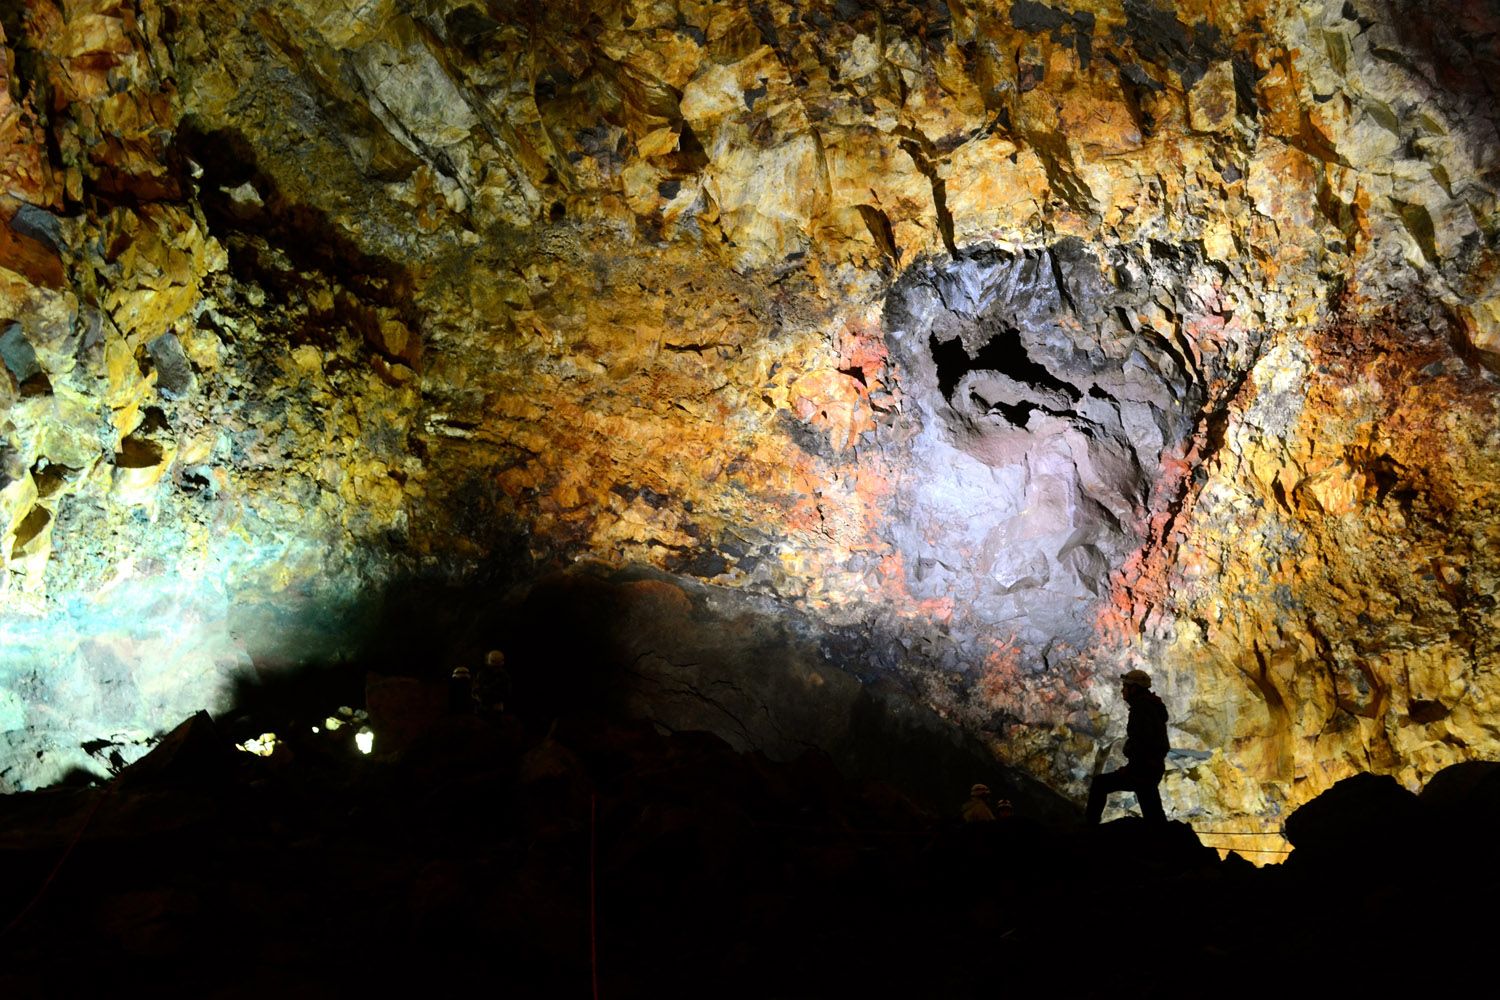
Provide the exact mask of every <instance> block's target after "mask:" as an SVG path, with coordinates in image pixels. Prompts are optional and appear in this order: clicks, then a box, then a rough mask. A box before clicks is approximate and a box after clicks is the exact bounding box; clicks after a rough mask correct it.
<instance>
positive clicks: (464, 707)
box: [448, 666, 474, 715]
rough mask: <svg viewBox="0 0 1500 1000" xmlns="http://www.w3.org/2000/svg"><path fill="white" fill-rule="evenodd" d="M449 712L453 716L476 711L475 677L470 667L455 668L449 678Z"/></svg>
mask: <svg viewBox="0 0 1500 1000" xmlns="http://www.w3.org/2000/svg"><path fill="white" fill-rule="evenodd" d="M448 711H449V713H450V714H453V715H463V714H464V713H466V712H472V711H474V677H473V675H472V674H470V673H469V668H468V667H465V666H457V667H454V668H453V675H452V676H451V677H449V678H448Z"/></svg>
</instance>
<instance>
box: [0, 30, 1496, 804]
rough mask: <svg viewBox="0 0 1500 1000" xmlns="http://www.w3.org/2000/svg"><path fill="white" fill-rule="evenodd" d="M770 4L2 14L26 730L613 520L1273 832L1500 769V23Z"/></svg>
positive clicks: (122, 709) (523, 563) (650, 562)
mask: <svg viewBox="0 0 1500 1000" xmlns="http://www.w3.org/2000/svg"><path fill="white" fill-rule="evenodd" d="M730 7H731V8H732V9H729V8H725V7H724V6H723V5H716V4H699V3H693V2H681V3H670V4H662V3H638V2H617V0H578V2H575V3H568V4H550V5H543V7H541V8H540V9H539V10H537V11H531V10H530V9H529V8H528V10H527V11H526V12H525V13H524V14H523V13H521V12H519V9H518V11H517V12H515V13H514V16H510V15H509V14H507V15H506V16H501V15H500V14H497V13H496V12H495V10H494V8H493V5H490V6H489V7H486V6H484V5H475V4H467V3H461V2H456V0H455V2H441V3H432V4H424V5H417V6H416V7H411V6H410V5H396V4H391V3H383V2H375V3H366V4H359V5H350V4H342V3H332V2H323V0H296V2H293V3H286V4H273V5H264V4H256V3H248V2H247V3H214V4H210V3H199V2H196V0H175V2H170V3H168V2H164V0H129V2H126V3H119V2H116V0H110V2H104V0H77V2H72V0H70V2H68V3H61V4H57V3H37V4H32V5H30V6H28V8H27V11H26V13H25V15H24V16H23V17H19V18H13V19H9V20H6V21H5V25H4V30H5V31H6V32H7V35H6V37H5V40H4V45H5V48H4V52H5V57H6V58H5V61H4V62H3V64H0V76H3V80H4V83H5V86H4V87H0V174H3V177H4V179H5V184H4V188H3V191H0V219H3V220H4V222H3V225H0V268H3V269H0V334H3V337H0V348H3V353H4V360H5V367H6V372H7V375H6V378H5V379H0V406H3V407H4V412H5V421H6V422H5V423H4V424H3V425H0V430H3V434H4V439H3V451H0V454H3V456H4V470H3V476H0V484H3V488H0V528H3V529H5V532H6V533H5V536H4V541H3V545H0V550H3V551H0V554H3V556H4V569H3V588H4V589H3V593H4V600H5V602H6V605H5V610H4V612H3V621H0V631H3V632H4V634H5V636H6V637H7V646H6V653H5V654H0V656H3V657H4V659H3V660H0V723H3V726H0V728H3V730H4V731H5V732H6V733H7V734H8V735H7V739H8V740H9V742H10V745H11V746H13V747H17V748H41V749H44V750H45V752H46V753H51V754H54V757H53V758H51V759H53V760H56V761H58V762H61V761H63V760H65V759H66V758H65V756H64V751H63V749H62V748H63V745H64V744H65V743H67V742H68V741H69V740H72V741H73V742H75V743H76V742H80V740H77V739H74V737H75V736H77V735H78V734H80V733H81V734H84V735H83V738H84V739H87V738H90V737H94V736H104V737H109V738H115V737H116V736H118V737H119V741H120V742H129V741H130V740H133V739H139V738H141V736H142V735H143V734H144V733H146V732H148V731H149V730H150V729H152V728H153V727H156V726H160V725H165V724H169V723H171V722H175V721H177V720H176V718H172V717H171V716H173V715H174V714H186V711H182V710H184V709H186V710H189V711H190V710H191V709H195V708H197V707H199V706H200V705H201V704H203V703H204V702H208V701H213V700H214V699H215V698H216V697H217V696H218V694H217V693H218V692H219V691H220V690H221V689H222V686H223V683H224V682H223V678H225V677H229V676H233V675H234V674H235V673H236V672H237V671H242V670H245V669H248V668H249V667H250V665H252V664H256V665H260V666H261V667H262V668H264V667H265V665H267V664H275V663H282V662H289V661H295V660H297V659H299V658H305V657H306V655H311V654H309V653H307V651H308V650H318V651H319V653H318V655H324V654H325V653H326V654H327V655H338V654H339V653H340V652H347V651H348V649H349V647H350V644H351V643H352V641H353V639H352V637H351V636H352V631H351V629H352V626H351V627H350V628H348V629H346V628H345V627H344V626H343V625H341V624H340V622H343V621H344V619H343V618H341V617H340V616H341V615H342V614H344V613H345V612H348V611H349V609H350V608H353V607H356V606H358V605H359V603H360V601H361V600H362V599H363V598H362V596H361V595H364V594H367V593H372V592H378V591H379V589H380V588H381V587H382V586H383V585H384V584H385V583H386V582H388V581H390V580H391V579H393V578H395V577H397V576H400V575H402V574H407V573H412V572H418V573H429V574H435V575H439V576H442V577H443V578H445V579H456V580H462V579H470V578H473V577H474V575H475V574H480V575H483V574H486V573H487V574H491V575H493V574H495V573H497V572H499V573H501V574H502V575H504V576H505V577H506V578H507V579H511V580H513V581H516V582H523V583H524V582H525V581H526V580H529V579H531V578H532V577H533V576H535V575H536V574H539V573H541V572H545V571H548V570H551V569H556V568H560V567H563V566H567V565H570V564H571V563H573V562H574V561H576V560H579V559H586V560H590V561H592V562H594V563H597V564H602V565H604V566H607V567H613V568H616V569H626V568H630V567H649V568H651V569H654V570H657V571H661V572H665V573H668V574H675V575H677V576H679V577H681V578H685V579H693V580H697V581H699V582H701V583H703V584H705V585H707V586H708V587H709V588H710V592H711V593H714V594H717V595H719V596H718V597H716V598H715V599H716V600H725V601H735V600H744V601H750V600H751V599H752V598H753V599H754V600H757V601H759V600H766V601H770V602H772V605H770V606H779V607H781V608H784V609H785V610H786V611H787V612H788V613H789V614H790V613H795V614H796V615H799V616H807V620H809V621H812V622H815V623H818V626H817V627H819V628H823V629H826V630H828V632H827V634H828V635H830V636H835V635H836V636H838V637H840V638H839V640H838V642H836V643H831V645H829V647H828V648H829V649H835V647H836V649H837V652H836V653H830V654H829V655H830V657H831V658H832V659H834V660H836V661H837V662H835V663H833V664H832V665H833V666H834V667H842V668H844V669H846V670H847V671H849V672H850V673H852V674H854V675H857V676H859V677H861V678H866V679H868V678H875V677H879V678H884V679H887V680H893V681H897V682H899V684H900V685H902V686H904V687H905V688H906V689H907V690H908V691H909V692H910V693H911V694H912V696H914V697H916V698H917V699H919V700H921V701H923V702H925V703H926V704H927V705H929V706H931V707H933V708H934V709H936V710H937V711H939V712H940V713H942V714H944V715H946V716H947V717H948V718H949V719H950V720H951V721H952V722H954V723H955V724H956V725H960V726H963V727H966V728H968V729H970V730H971V731H973V732H975V733H978V734H980V735H982V737H983V738H984V739H985V740H986V741H987V742H988V743H989V744H990V745H991V747H992V749H993V750H994V751H995V752H996V753H997V754H998V755H1000V756H1001V757H1003V758H1005V759H1007V760H1009V761H1012V762H1016V763H1019V764H1021V765H1024V766H1026V767H1029V768H1031V769H1032V770H1033V771H1034V772H1035V773H1037V774H1038V775H1039V776H1041V777H1043V778H1045V779H1046V780H1048V781H1049V782H1051V783H1053V784H1054V785H1056V786H1057V787H1060V788H1063V789H1065V790H1068V791H1071V792H1075V793H1076V792H1077V791H1079V790H1080V789H1081V786H1082V783H1083V782H1084V781H1085V780H1086V775H1087V771H1088V768H1089V766H1090V765H1091V763H1092V760H1093V756H1094V752H1095V749H1096V747H1098V746H1099V745H1100V744H1101V743H1102V742H1104V741H1107V740H1108V739H1109V738H1110V736H1111V734H1113V733H1115V732H1117V731H1118V730H1119V728H1120V727H1121V726H1122V725H1123V719H1122V718H1121V715H1122V712H1123V706H1122V705H1121V704H1120V703H1119V702H1118V698H1117V695H1116V693H1115V690H1114V683H1113V675H1114V673H1115V672H1117V671H1119V670H1123V669H1127V668H1128V667H1131V666H1145V667H1147V668H1148V669H1151V670H1152V671H1153V673H1155V674H1156V676H1157V677H1158V679H1159V680H1158V688H1159V690H1160V691H1161V693H1162V694H1163V696H1164V698H1165V699H1166V701H1167V704H1168V707H1169V710H1170V711H1171V713H1172V716H1173V727H1174V728H1173V731H1172V735H1173V740H1174V745H1177V746H1180V747H1181V748H1182V749H1183V750H1185V751H1190V753H1187V754H1185V755H1180V757H1179V758H1178V759H1177V760H1178V763H1179V764H1180V765H1181V766H1178V767H1174V769H1173V770H1172V771H1171V772H1170V774H1169V778H1168V798H1169V803H1170V805H1171V808H1172V810H1173V811H1174V812H1175V813H1176V814H1177V815H1180V816H1188V817H1199V818H1201V819H1202V821H1203V822H1204V823H1210V822H1217V823H1219V825H1220V827H1221V828H1224V829H1244V828H1245V827H1244V823H1246V822H1251V823H1262V824H1265V825H1266V826H1268V827H1274V826H1275V825H1276V823H1277V819H1276V817H1277V816H1278V815H1279V814H1280V812H1281V811H1283V810H1285V809H1286V808H1288V807H1290V806H1293V805H1295V804H1297V803H1299V802H1301V801H1304V800H1305V799H1307V798H1308V797H1310V796H1311V795H1312V794H1314V793H1316V792H1317V791H1319V790H1321V789H1323V788H1325V787H1327V786H1328V785H1329V784H1331V783H1332V782H1333V781H1335V780H1337V779H1338V778H1340V777H1343V776H1345V775H1346V774H1348V773H1351V772H1353V771H1356V770H1362V769H1376V770H1383V771H1390V772H1392V773H1395V774H1397V775H1398V776H1399V777H1401V779H1402V780H1403V781H1405V782H1407V783H1408V784H1411V785H1415V784H1416V783H1418V782H1419V781H1420V780H1421V779H1422V778H1424V777H1425V776H1427V775H1430V774H1431V773H1433V772H1434V771H1435V770H1436V769H1438V768H1440V767H1441V766H1443V765H1445V764H1447V763H1450V762H1452V761H1454V760H1458V759H1463V758H1465V757H1476V756H1486V755H1493V754H1494V753H1495V752H1497V751H1500V747H1497V745H1496V741H1497V738H1500V737H1497V735H1496V732H1495V730H1494V727H1493V725H1492V724H1491V723H1490V722H1488V721H1487V720H1488V719H1490V718H1492V716H1493V709H1494V707H1495V706H1494V705H1493V704H1492V703H1493V701H1494V699H1495V698H1496V697H1497V696H1500V682H1497V681H1496V679H1495V672H1494V671H1495V652H1494V649H1493V644H1492V643H1491V641H1490V640H1489V638H1488V634H1489V632H1490V629H1489V628H1488V627H1487V626H1488V624H1489V623H1490V622H1491V621H1492V620H1493V616H1494V613H1495V612H1494V593H1493V592H1494V588H1495V586H1496V581H1497V579H1500V577H1497V573H1496V568H1495V566H1494V564H1493V562H1492V559H1493V557H1492V556H1491V554H1490V553H1491V551H1492V550H1493V539H1494V534H1495V532H1496V531H1497V530H1500V528H1497V525H1500V520H1497V514H1496V508H1495V494H1494V489H1495V487H1494V485H1493V484H1494V483H1495V482H1496V477H1495V474H1494V473H1495V472H1496V470H1495V469H1494V467H1493V465H1494V462H1493V459H1492V456H1493V455H1494V454H1495V448H1494V444H1495V442H1494V441H1493V437H1494V434H1495V427H1496V420H1495V416H1496V414H1495V409H1494V407H1495V398H1496V395H1495V381H1494V380H1495V375H1494V365H1495V361H1494V359H1495V358H1496V357H1497V356H1500V347H1497V346H1496V345H1497V344H1500V332H1497V331H1500V320H1497V317H1500V309H1497V307H1496V303H1497V302H1500V283H1497V282H1500V279H1497V277H1496V276H1497V273H1500V272H1497V269H1496V266H1495V259H1496V257H1495V250H1494V246H1493V240H1492V239H1491V237H1490V235H1489V234H1492V233H1493V231H1494V229H1495V225H1494V221H1495V218H1496V206H1495V194H1494V190H1493V180H1492V179H1493V170H1494V168H1495V166H1496V157H1497V148H1500V143H1497V138H1496V131H1495V121H1494V115H1493V109H1492V107H1490V106H1489V104H1488V103H1487V102H1486V100H1485V99H1484V97H1483V95H1484V93H1485V92H1484V91H1483V88H1481V87H1476V86H1474V85H1473V80H1471V79H1470V78H1469V77H1468V76H1466V75H1464V74H1463V73H1461V72H1458V71H1456V70H1455V69H1454V68H1453V67H1455V66H1457V65H1459V64H1460V63H1465V64H1467V65H1470V66H1472V67H1473V70H1472V72H1473V74H1474V75H1475V76H1479V75H1482V74H1483V73H1484V72H1485V71H1486V68H1488V69H1494V68H1495V63H1496V61H1497V60H1496V53H1495V52H1494V51H1493V41H1492V39H1493V35H1492V34H1487V32H1492V29H1493V28H1494V25H1492V24H1490V23H1489V22H1488V21H1487V20H1486V17H1487V15H1484V14H1483V13H1480V12H1476V11H1474V10H1471V9H1470V8H1471V7H1472V5H1464V4H1460V3H1457V2H1456V0H1455V2H1454V3H1451V4H1448V3H1444V4H1440V5H1438V7H1437V8H1436V9H1435V10H1434V11H1433V12H1432V13H1431V14H1430V15H1428V16H1426V17H1424V18H1418V19H1417V20H1415V21H1413V20H1412V17H1413V15H1409V14H1407V13H1401V12H1392V11H1391V10H1388V9H1387V7H1386V5H1381V4H1376V3H1373V2H1370V3H1366V2H1362V0H1361V2H1356V3H1353V4H1336V3H1329V4H1323V5H1319V4H1313V5H1292V4H1281V3H1276V2H1269V0H1267V2H1261V0H1253V2H1252V0H1246V2H1237V3H1213V4H1208V3H1202V4H1197V3H1194V4H1176V5H1157V4H1154V3H1151V2H1149V0H1122V2H1116V0H1099V2H1089V3H1077V4H1073V5H1067V6H1065V5H1062V4H1057V5H1052V4H1046V3H1036V2H1023V0H1017V2H1014V3H1011V2H1006V0H996V2H993V3H979V4H965V5H955V4H944V3H935V2H915V0H914V2H911V3H906V4H898V5H895V6H891V5H879V6H878V7H877V6H876V5H865V4H861V3H858V2H842V0H841V2H839V3H824V2H822V0H812V2H799V3H789V2H780V0H773V2H769V3H765V4H755V5H747V6H743V7H742V6H735V5H730ZM1450 7H1451V10H1450V9H1449V8H1450ZM1486 38H1489V39H1490V40H1489V41H1486V40H1485V39H1486ZM1395 53H1400V54H1401V56H1400V58H1396V57H1394V56H1393V54H1395ZM1455 53H1462V54H1463V59H1462V60H1460V59H1458V58H1457V57H1456V56H1455ZM502 563H503V569H499V570H497V569H496V567H497V565H500V564H502ZM777 602H779V603H777ZM642 606H643V607H644V606H645V605H642ZM747 606H748V605H747ZM757 606H758V607H760V606H761V605H757ZM351 613H352V612H351ZM641 613H644V612H641ZM169 619H170V621H169ZM675 620H676V619H674V621H675ZM273 621H274V622H279V623H282V624H281V626H278V628H276V629H270V628H267V627H266V625H265V623H267V622H273ZM830 642H831V640H830ZM12 650H15V651H17V652H12ZM299 650H300V652H299ZM38 658H41V659H46V660H48V662H52V663H55V664H56V667H55V668H53V670H52V672H51V673H49V674H47V675H46V676H45V677H44V678H43V679H41V680H38V681H35V682H33V681H30V680H26V678H29V677H30V676H31V673H30V667H29V666H28V664H30V663H31V662H33V661H34V660H37V659H38ZM100 664H103V666H100ZM737 664H738V665H737V666H736V667H735V669H736V670H742V669H752V668H747V667H745V665H744V664H743V663H739V662H738V661H737ZM116 676H118V677H124V678H128V683H126V682H124V681H116V680H108V682H107V683H106V678H114V677H116ZM1096 678H1098V679H1099V681H1100V682H1096ZM28 684H31V685H33V686H32V687H28V686H27V685H28ZM35 684H40V685H41V688H35V687H34V685H35ZM43 704H50V705H54V706H66V707H64V708H62V709H47V710H43V709H42V708H40V707H39V706H41V705H43ZM767 710H768V711H769V712H772V713H773V714H774V711H775V706H774V705H772V706H769V707H768V709H767ZM742 738H744V739H747V740H749V739H752V737H749V736H745V737H742ZM18 752H19V751H18ZM28 753H29V750H28ZM21 756H25V754H22V755H21ZM33 756H34V755H33ZM0 766H3V765H0ZM59 766H61V765H60V763H59ZM39 775H40V772H37V773H33V772H31V771H25V772H23V771H19V770H18V771H16V772H15V773H14V774H13V775H11V776H10V777H7V778H5V779H4V780H6V781H8V782H10V783H11V784H14V785H21V784H28V783H33V782H35V781H38V780H43V778H42V777H41V776H39Z"/></svg>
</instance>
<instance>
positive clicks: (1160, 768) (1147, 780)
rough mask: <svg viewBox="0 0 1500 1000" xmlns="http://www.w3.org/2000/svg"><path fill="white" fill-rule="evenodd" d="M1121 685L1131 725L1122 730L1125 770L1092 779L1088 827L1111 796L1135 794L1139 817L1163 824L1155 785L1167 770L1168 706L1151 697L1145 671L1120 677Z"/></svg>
mask: <svg viewBox="0 0 1500 1000" xmlns="http://www.w3.org/2000/svg"><path fill="white" fill-rule="evenodd" d="M1120 683H1121V684H1122V685H1123V690H1122V693H1123V694H1124V695H1125V703H1126V704H1128V705H1129V706H1130V721H1129V722H1128V723H1126V726H1125V766H1124V767H1122V768H1120V769H1119V770H1117V771H1110V772H1108V773H1106V774H1101V775H1099V776H1097V777H1096V778H1094V783H1093V785H1092V786H1091V787H1090V788H1089V807H1088V814H1087V815H1088V823H1089V825H1091V826H1092V825H1093V824H1095V823H1098V822H1099V817H1100V816H1102V815H1103V814H1104V802H1105V800H1106V799H1108V798H1109V793H1110V792H1135V797H1136V798H1137V799H1138V800H1139V801H1140V803H1141V815H1142V816H1143V817H1145V818H1146V819H1148V820H1153V821H1155V822H1158V823H1165V822H1166V820H1167V814H1166V813H1165V812H1163V811H1162V807H1161V792H1160V791H1158V789H1157V787H1156V786H1157V785H1159V784H1161V777H1162V775H1163V774H1165V773H1166V770H1167V749H1168V746H1167V706H1165V705H1163V704H1162V703H1161V699H1160V698H1158V697H1157V696H1156V695H1154V694H1152V693H1151V675H1150V674H1148V673H1146V671H1144V670H1132V671H1130V672H1129V673H1126V674H1122V675H1121V677H1120Z"/></svg>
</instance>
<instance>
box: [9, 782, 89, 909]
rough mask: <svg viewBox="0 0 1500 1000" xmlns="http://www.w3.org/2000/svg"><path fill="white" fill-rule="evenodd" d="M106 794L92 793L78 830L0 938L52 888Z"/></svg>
mask: <svg viewBox="0 0 1500 1000" xmlns="http://www.w3.org/2000/svg"><path fill="white" fill-rule="evenodd" d="M108 794H109V792H108V791H107V790H105V789H100V790H99V791H98V792H97V794H95V795H94V803H93V805H91V806H89V811H88V815H87V816H85V817H84V818H83V823H82V824H80V825H79V827H78V832H77V833H75V834H73V839H72V840H70V841H69V842H68V846H67V848H66V849H64V850H63V852H62V857H60V858H58V859H57V864H55V865H53V866H52V871H50V872H48V873H47V877H46V879H44V880H43V881H42V885H41V888H39V889H37V891H36V895H34V896H32V897H31V901H30V902H29V903H27V904H26V905H25V906H23V907H21V912H20V913H17V914H16V915H15V918H14V919H13V920H11V922H10V923H8V924H6V925H5V929H4V930H0V938H3V937H5V936H6V935H8V934H10V932H11V931H14V930H15V929H16V928H17V927H20V926H21V922H22V921H24V920H25V919H26V918H27V916H29V915H30V914H31V911H32V910H34V909H36V905H37V904H38V903H40V902H41V901H42V897H43V896H45V895H47V890H48V889H50V888H52V883H53V882H54V881H55V880H56V879H57V873H58V872H60V871H62V867H63V865H64V864H66V863H67V861H68V858H70V857H72V856H73V849H74V848H75V847H77V846H78V842H79V841H80V840H82V839H83V834H84V831H85V830H87V829H88V828H89V824H91V823H93V822H94V815H95V814H96V813H98V812H99V806H100V804H101V803H103V802H104V798H105V796H106V795H108Z"/></svg>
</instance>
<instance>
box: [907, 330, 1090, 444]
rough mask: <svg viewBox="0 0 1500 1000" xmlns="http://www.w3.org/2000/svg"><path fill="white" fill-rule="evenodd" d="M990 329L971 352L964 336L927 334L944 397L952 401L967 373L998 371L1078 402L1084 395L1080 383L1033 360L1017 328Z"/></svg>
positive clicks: (938, 382) (1020, 381) (1024, 383)
mask: <svg viewBox="0 0 1500 1000" xmlns="http://www.w3.org/2000/svg"><path fill="white" fill-rule="evenodd" d="M990 328H991V329H993V333H992V335H991V336H990V339H989V340H987V341H985V343H984V346H983V347H981V348H980V349H979V351H978V352H977V353H975V354H972V355H971V354H970V353H969V350H968V348H967V347H965V346H964V342H963V338H961V337H953V338H951V339H949V340H941V339H939V337H938V335H937V333H935V332H934V333H933V334H931V335H930V336H929V337H928V341H927V343H928V350H929V351H930V352H931V353H932V361H933V363H934V364H935V365H936V366H937V384H938V391H940V392H941V393H942V394H943V398H944V399H945V400H948V401H949V402H952V400H953V393H954V390H955V389H957V388H958V384H959V382H961V381H962V380H963V377H964V376H965V375H967V374H969V373H970V372H987V371H992V372H999V373H1000V374H1002V375H1005V376H1008V377H1009V378H1012V379H1014V380H1015V381H1017V382H1019V383H1021V384H1023V385H1031V386H1036V387H1037V388H1039V389H1043V390H1046V391H1049V392H1060V393H1063V394H1064V395H1066V396H1068V397H1069V398H1070V399H1072V400H1074V401H1075V402H1076V401H1077V400H1078V399H1080V398H1081V393H1080V392H1079V391H1078V387H1077V386H1075V385H1072V384H1071V383H1068V382H1064V381H1063V380H1062V379H1059V378H1058V377H1057V376H1055V375H1053V374H1052V372H1051V371H1050V370H1048V368H1047V366H1046V365H1043V364H1040V363H1038V362H1037V361H1035V360H1033V359H1032V357H1031V355H1030V354H1029V353H1028V352H1027V350H1026V345H1025V344H1024V343H1023V342H1022V340H1021V331H1020V330H1019V329H1018V328H1017V327H1015V326H1012V325H1009V324H1004V323H997V324H993V325H991V327H990ZM1022 424H1023V425H1024V421H1022Z"/></svg>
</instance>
